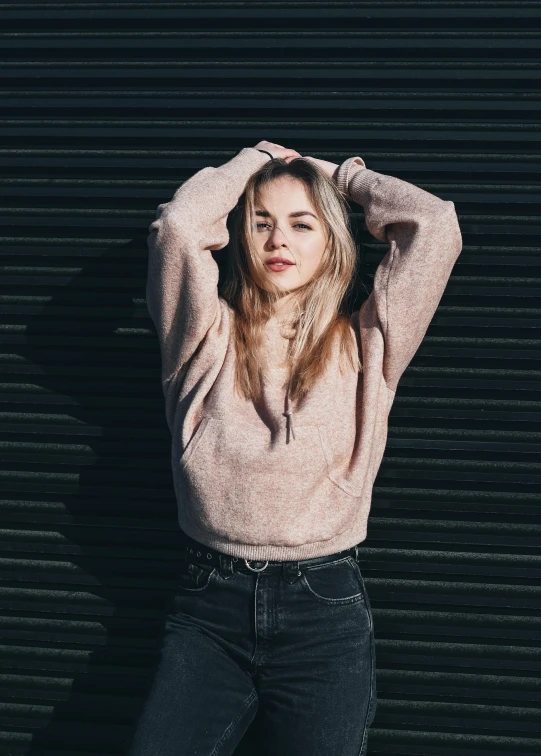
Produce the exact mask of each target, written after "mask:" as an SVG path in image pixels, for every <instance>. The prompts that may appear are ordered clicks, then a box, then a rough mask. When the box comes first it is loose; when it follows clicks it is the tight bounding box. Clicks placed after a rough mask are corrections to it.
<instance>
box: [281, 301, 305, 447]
mask: <svg viewBox="0 0 541 756" xmlns="http://www.w3.org/2000/svg"><path fill="white" fill-rule="evenodd" d="M304 312H305V311H304V310H301V311H300V312H299V315H304ZM290 382H291V381H288V384H287V391H286V407H287V409H286V411H285V412H284V413H283V414H284V415H285V417H286V418H287V428H288V430H289V433H290V434H291V437H292V438H293V439H295V428H294V426H293V410H291V409H290V408H289V384H290Z"/></svg>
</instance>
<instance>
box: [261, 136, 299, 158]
mask: <svg viewBox="0 0 541 756" xmlns="http://www.w3.org/2000/svg"><path fill="white" fill-rule="evenodd" d="M255 149H256V150H266V151H267V152H270V154H271V155H272V156H273V157H275V158H282V159H283V160H285V161H286V162H287V163H289V161H290V160H294V159H295V158H300V157H302V155H301V154H300V152H297V150H290V149H289V148H288V147H282V145H281V144H275V143H274V142H267V141H266V140H265V139H263V140H262V141H261V142H258V143H257V144H256V145H255Z"/></svg>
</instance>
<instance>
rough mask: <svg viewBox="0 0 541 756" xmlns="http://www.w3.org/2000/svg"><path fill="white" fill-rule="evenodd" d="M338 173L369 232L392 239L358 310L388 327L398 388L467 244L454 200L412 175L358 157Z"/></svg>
mask: <svg viewBox="0 0 541 756" xmlns="http://www.w3.org/2000/svg"><path fill="white" fill-rule="evenodd" d="M335 180H336V183H337V186H338V188H339V189H340V190H341V191H342V192H344V193H345V194H347V195H348V196H349V197H350V198H351V199H352V200H353V201H355V202H357V203H358V204H360V205H362V207H363V209H364V214H365V222H366V226H367V228H368V230H369V231H370V233H371V234H372V235H373V236H374V237H375V238H376V239H378V240H380V241H382V242H388V243H389V244H390V248H389V250H388V252H387V253H386V255H385V257H384V258H383V260H382V261H381V262H380V264H379V266H378V268H377V270H376V273H375V277H374V290H373V292H372V293H371V294H370V296H369V297H368V299H367V300H366V301H365V302H364V303H363V306H362V308H361V313H360V316H359V317H360V319H361V326H362V325H363V322H365V323H366V324H368V325H367V327H370V323H371V322H373V323H377V324H378V326H377V327H380V329H381V331H382V334H383V339H384V361H383V375H384V378H385V382H386V384H387V386H388V387H389V388H390V389H391V390H392V391H395V390H396V387H397V384H398V381H399V379H400V377H401V375H402V373H403V372H404V370H405V369H406V367H407V366H408V364H409V362H410V361H411V359H412V357H413V356H414V354H415V352H416V351H417V349H418V347H419V345H420V343H421V341H422V340H423V337H424V335H425V333H426V331H427V329H428V326H429V325H430V321H431V320H432V318H433V316H434V313H435V311H436V309H437V307H438V303H439V301H440V299H441V297H442V295H443V292H444V290H445V287H446V285H447V282H448V280H449V277H450V275H451V271H452V269H453V266H454V264H455V262H456V259H457V258H458V256H459V254H460V252H461V250H462V234H461V232H460V226H459V223H458V218H457V215H456V211H455V206H454V203H453V202H451V201H448V200H442V199H439V198H438V197H436V196H435V195H434V194H430V192H426V191H425V190H424V189H420V188H419V187H417V186H415V185H414V184H410V183H408V182H407V181H403V180H402V179H399V178H395V177H394V176H387V175H385V174H383V173H378V172H376V171H372V170H370V169H368V168H366V167H365V163H364V161H363V160H362V158H360V157H358V156H355V157H351V158H348V159H347V160H345V161H344V162H343V163H342V164H341V165H340V166H339V167H338V169H337V171H336V172H335Z"/></svg>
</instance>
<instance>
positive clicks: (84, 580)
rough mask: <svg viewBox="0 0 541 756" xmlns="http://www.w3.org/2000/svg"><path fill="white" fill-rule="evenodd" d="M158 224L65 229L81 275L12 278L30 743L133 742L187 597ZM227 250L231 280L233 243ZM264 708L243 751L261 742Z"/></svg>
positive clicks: (18, 695) (44, 746)
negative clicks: (156, 266)
mask: <svg viewBox="0 0 541 756" xmlns="http://www.w3.org/2000/svg"><path fill="white" fill-rule="evenodd" d="M146 233H147V232H146V231H145V232H143V233H141V234H140V235H137V236H135V237H134V238H133V239H131V240H130V241H129V242H128V243H121V244H120V243H119V244H118V245H111V246H109V247H106V248H105V249H104V248H103V247H101V248H99V246H98V245H96V247H95V248H92V246H91V243H87V244H86V245H85V246H84V248H83V250H82V252H81V250H80V249H78V248H76V247H74V248H73V249H71V248H70V247H69V245H68V243H66V244H65V245H64V246H63V247H60V248H59V250H60V251H59V253H58V254H59V256H60V257H61V258H62V259H60V260H58V267H62V266H63V267H64V269H65V268H66V267H67V266H66V257H68V256H69V257H70V267H69V270H68V273H67V274H66V273H64V275H61V276H57V274H54V273H51V274H49V273H44V274H43V275H42V276H41V277H39V278H38V279H37V280H36V282H35V283H36V285H37V286H38V294H41V295H44V296H43V300H41V299H40V298H39V297H38V304H34V305H33V306H32V307H28V305H25V302H24V299H23V298H22V297H24V296H27V294H28V281H26V280H21V281H17V280H15V281H14V282H13V283H14V285H13V286H12V288H11V290H10V291H11V293H12V295H14V296H15V297H16V296H17V293H18V290H20V292H19V293H20V294H21V295H22V296H21V304H20V309H19V308H18V307H17V306H16V307H14V309H13V311H12V312H13V317H14V318H15V319H16V322H20V320H21V319H24V321H25V324H26V328H25V335H24V338H21V339H19V340H18V341H17V340H16V341H15V347H14V348H15V349H16V350H17V355H18V356H17V362H16V363H15V367H14V370H13V372H14V373H15V376H14V378H13V382H14V383H15V382H17V381H18V385H17V386H16V387H14V396H15V398H14V400H13V402H12V403H11V406H10V411H11V412H12V413H13V416H12V417H13V422H12V425H11V426H10V428H11V432H10V435H9V440H10V441H11V448H12V449H13V454H12V456H9V457H8V469H9V470H10V471H11V472H10V473H8V475H6V477H5V480H4V483H5V485H4V497H3V502H4V518H5V523H6V525H5V527H6V528H8V529H10V528H11V527H12V528H13V531H12V538H11V544H12V545H11V546H10V547H9V548H10V552H9V559H8V558H6V559H4V590H5V591H6V594H7V595H6V602H7V606H6V611H5V613H4V617H5V620H4V621H5V622H6V624H7V627H6V628H5V630H6V632H5V634H4V655H3V658H4V674H5V675H7V677H8V678H9V679H10V681H11V682H10V693H9V701H10V702H11V704H10V705H11V707H12V715H11V716H10V717H9V722H8V723H7V725H6V726H5V727H6V730H8V732H9V734H10V735H11V740H12V743H11V744H10V745H12V746H13V748H15V749H16V752H17V753H18V754H30V755H31V756H51V755H52V754H53V753H57V752H68V751H69V752H70V753H72V754H83V753H88V752H90V753H99V754H100V756H109V754H111V755H112V754H123V753H125V751H126V749H127V747H128V745H129V743H130V741H131V738H132V735H133V732H134V730H135V727H136V724H137V719H138V715H139V713H140V711H141V709H142V706H143V702H144V700H145V697H146V694H147V693H148V690H149V688H150V685H151V683H152V679H153V673H154V665H155V663H156V662H157V657H158V651H159V647H160V642H161V637H162V631H163V624H164V620H165V615H166V612H167V607H168V606H169V603H170V600H171V599H172V597H173V595H174V590H175V573H176V567H177V566H178V564H179V554H180V553H181V549H180V545H181V544H180V537H179V528H178V522H177V506H176V501H175V495H174V490H173V481H172V473H171V466H170V444H171V437H170V433H169V430H168V427H167V424H166V421H165V414H164V404H163V394H162V390H161V383H160V377H161V363H160V354H159V347H158V340H157V336H156V333H155V329H154V326H153V324H152V321H151V320H150V316H149V314H148V311H147V308H146V300H145V282H146V275H147V261H148V251H147V244H146ZM214 255H215V259H216V261H217V263H218V265H219V269H220V278H221V280H222V279H223V274H224V269H225V260H226V255H227V248H226V249H224V250H220V251H219V252H216V253H214ZM51 260H53V263H52V265H54V255H50V256H49V257H48V263H49V264H50V265H51ZM19 262H20V260H19ZM78 263H79V264H78ZM41 264H43V263H42V262H41ZM49 275H51V278H50V279H49V278H48V276H49ZM41 301H43V302H45V304H40V302H41ZM6 679H7V678H6ZM257 722H258V717H257V715H256V718H255V719H254V721H253V722H252V725H251V726H250V727H249V729H248V731H247V732H246V734H245V736H244V738H243V740H242V742H241V744H240V745H239V746H238V748H237V750H236V751H235V756H256V741H255V737H256V731H257ZM8 742H9V735H8Z"/></svg>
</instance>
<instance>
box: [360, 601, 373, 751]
mask: <svg viewBox="0 0 541 756" xmlns="http://www.w3.org/2000/svg"><path fill="white" fill-rule="evenodd" d="M364 590H365V592H366V586H365V587H364ZM365 603H366V602H365ZM366 607H367V610H368V612H369V614H370V615H371V614H372V612H371V609H370V605H369V603H366ZM370 635H371V638H370V693H369V695H368V706H367V707H366V715H365V718H364V728H363V737H362V741H361V747H360V750H359V756H364V754H365V753H366V741H367V738H368V729H369V728H368V726H367V722H368V719H369V716H370V713H371V711H372V704H373V702H374V689H375V684H376V683H375V674H376V671H375V657H374V622H373V619H372V616H370Z"/></svg>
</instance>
